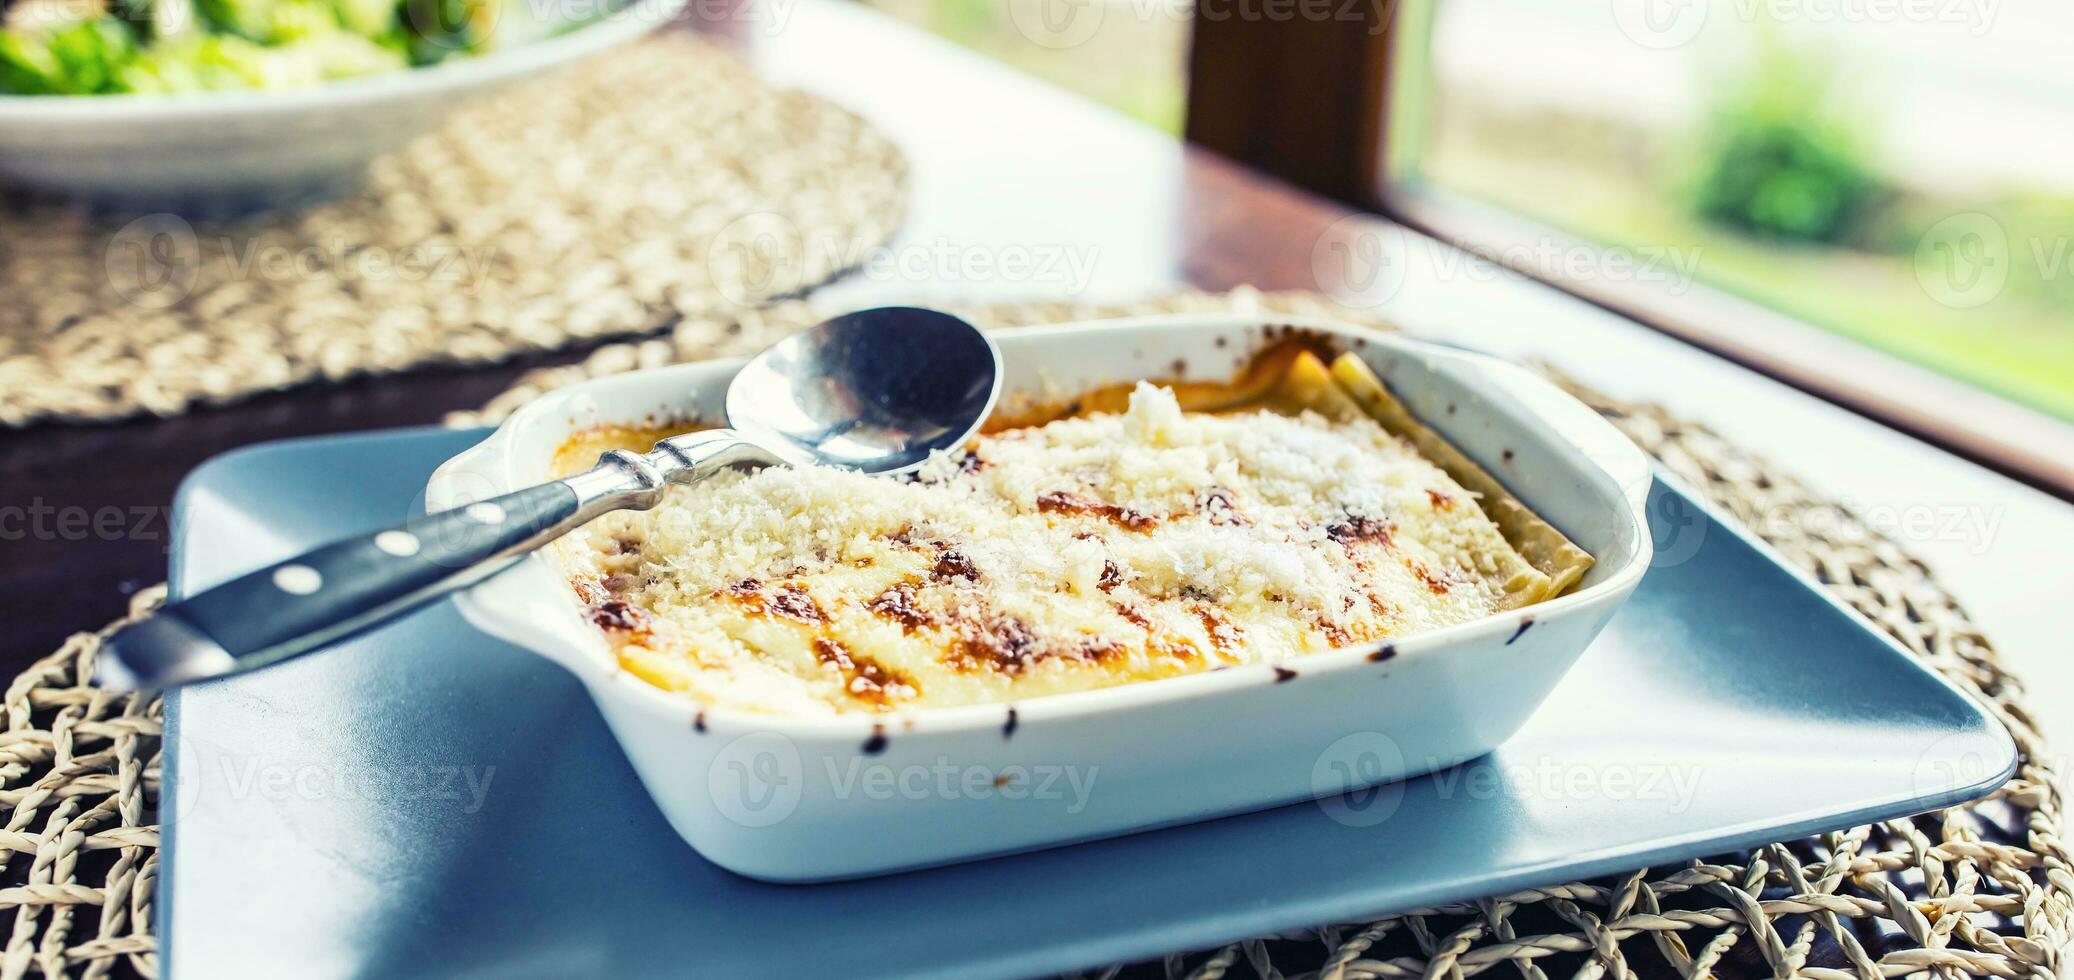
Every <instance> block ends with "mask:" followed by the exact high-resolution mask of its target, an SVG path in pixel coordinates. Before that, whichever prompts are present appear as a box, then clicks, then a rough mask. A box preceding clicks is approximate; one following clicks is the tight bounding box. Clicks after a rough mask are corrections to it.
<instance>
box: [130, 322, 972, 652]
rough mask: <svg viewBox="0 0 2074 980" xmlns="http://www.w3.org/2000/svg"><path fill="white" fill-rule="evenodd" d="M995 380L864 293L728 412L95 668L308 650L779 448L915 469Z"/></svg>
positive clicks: (267, 578)
mask: <svg viewBox="0 0 2074 980" xmlns="http://www.w3.org/2000/svg"><path fill="white" fill-rule="evenodd" d="M1000 390H1001V354H1000V352H999V351H997V350H995V349H994V344H993V342H992V341H990V340H988V339H987V338H986V337H985V336H984V335H982V334H981V333H980V332H979V331H978V330H977V329H976V328H974V327H973V326H972V325H971V324H969V323H966V322H965V321H963V320H960V319H958V318H957V317H954V316H951V315H950V314H947V313H939V312H936V311H934V310H921V309H912V308H906V307H887V308H883V309H876V310H864V311H861V312H857V313H850V314H847V315H844V316H840V317H837V318H835V319H833V320H830V321H828V322H826V323H823V324H821V325H820V326H817V327H814V328H813V329H811V330H807V331H804V332H802V333H798V334H794V335H793V336H791V337H787V338H786V339H784V340H781V341H779V342H778V343H777V344H775V345H773V346H772V347H771V348H770V349H768V350H766V351H764V352H763V353H761V354H758V355H757V356H756V357H755V358H754V359H753V360H751V361H750V362H749V363H748V364H747V365H745V366H744V367H743V368H742V370H741V373H739V374H737V375H736V376H735V378H734V380H733V381H732V382H730V383H729V384H728V387H727V420H728V424H729V425H731V426H732V427H733V428H731V429H717V430H709V431H705V432H693V433H689V434H687V435H681V436H673V437H671V438H668V439H664V440H663V441H661V442H659V443H657V444H656V446H655V448H654V449H653V450H652V451H650V452H647V453H634V452H628V451H625V450H614V451H612V452H608V453H606V454H604V455H603V456H602V457H600V458H599V460H598V465H597V467H596V468H594V469H591V470H589V471H588V472H584V473H579V474H577V475H575V476H572V477H569V478H568V479H565V480H557V481H555V482H553V483H544V484H541V485H539V486H535V487H530V488H528V489H525V490H519V491H516V492H513V493H508V494H505V495H503V496H501V497H494V498H491V499H489V500H482V501H477V502H475V503H472V504H469V505H467V506H466V507H460V508H456V509H454V510H449V511H444V512H441V513H438V514H428V515H426V516H424V517H420V518H418V519H416V520H412V521H406V522H404V523H402V524H399V525H397V526H395V527H392V528H388V529H385V530H381V531H372V532H369V533H367V534H363V535H361V536H359V537H355V538H348V539H345V540H343V541H337V542H333V543H331V544H328V545H325V546H324V547H321V548H318V549H316V550H315V551H311V552H308V553H307V554H304V555H301V556H299V557H296V558H291V559H289V560H287V561H284V562H282V563H280V564H278V565H275V566H273V567H271V568H263V569H260V570H259V571H256V572H252V573H251V574H248V575H245V576H244V577H242V578H238V579H233V580H232V581H230V582H226V583H224V584H222V585H219V586H217V587H215V588H213V589H210V590H208V591H206V592H203V593H201V594H199V595H194V596H189V597H188V598H186V599H182V600H181V601H179V602H176V603H173V604H171V605H169V606H166V607H165V608H163V609H160V610H159V611H158V612H157V613H156V614H155V615H153V616H151V617H150V618H149V619H144V620H140V621H138V622H136V623H133V624H131V625H129V626H126V627H123V628H122V629H121V630H118V631H117V632H116V633H115V634H114V635H113V636H111V637H110V638H109V640H108V642H107V643H106V644H105V645H103V646H102V648H101V652H100V657H99V662H98V665H97V666H96V668H95V671H94V674H95V680H96V681H97V682H98V683H99V684H100V685H101V686H102V687H104V688H108V689H110V690H118V691H130V690H137V689H141V688H168V687H176V686H179V685H182V684H191V683H194V682H196V681H203V680H210V679H213V678H218V677H228V676H230V675H233V674H241V673H244V672H245V671H248V670H254V669H257V668H260V667H264V666H267V665H268V664H273V663H278V662H280V661H282V660H286V659H288V658H290V657H294V656H298V655H300V654H304V653H308V652H310V651H312V650H315V649H317V648H319V647H322V646H324V645H326V644H329V643H332V642H334V641H337V640H340V639H343V638H345V637H347V636H351V635H353V634H355V633H358V632H360V631H362V630H365V629H367V628H369V627H372V626H375V625H378V624H380V623H383V622H386V621H388V620H390V619H392V618H395V617H396V616H398V615H400V614H402V613H404V612H407V611H409V610H410V609H412V608H415V607H416V606H418V605H420V604H422V603H424V602H427V601H429V600H431V599H434V598H437V597H439V596H442V595H445V594H446V593H448V592H451V591H453V590H456V589H460V588H463V587H466V586H469V585H472V584H474V583H476V582H479V581H481V580H482V579H484V578H487V577H488V576H490V575H492V574H494V573H496V572H498V571H500V570H502V569H504V568H506V567H508V566H510V565H511V564H512V563H513V562H515V561H517V560H518V559H519V558H521V557H523V556H524V555H525V554H526V553H528V552H530V551H532V550H533V549H535V548H538V547H540V546H541V545H543V544H546V543H547V542H549V541H552V540H554V539H555V538H558V537H561V536H562V535H563V534H566V533H568V532H569V531H571V530H574V529H575V528H577V527H578V526H581V525H582V524H584V523H585V522H587V521H589V520H591V519H592V518H594V517H597V516H598V515H600V514H604V513H607V512H609V511H615V510H621V509H626V508H632V509H635V510H646V509H648V508H650V507H654V506H655V505H656V504H657V503H658V502H659V501H661V500H662V497H663V490H664V488H665V487H666V486H667V485H669V484H673V483H675V484H695V483H698V482H700V481H702V480H705V479H706V478H708V477H711V476H713V475H714V474H716V473H719V472H721V471H723V470H726V469H730V468H737V467H760V466H766V465H770V464H776V463H789V464H792V465H807V464H820V465H825V466H841V467H846V468H849V469H854V470H861V471H863V472H866V473H877V474H890V473H901V472H905V471H908V470H912V469H914V468H916V467H918V466H920V465H922V463H923V462H924V461H925V460H927V459H928V458H929V454H930V453H932V452H935V451H936V450H939V449H950V448H954V447H956V446H959V445H962V444H963V443H964V442H965V441H966V440H967V439H969V438H971V436H972V434H973V433H974V432H975V431H976V430H977V429H978V428H979V425H980V423H981V422H982V421H984V420H985V419H986V417H987V413H988V412H989V411H990V410H992V408H993V406H994V399H995V397H996V396H997V395H999V393H1000Z"/></svg>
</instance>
